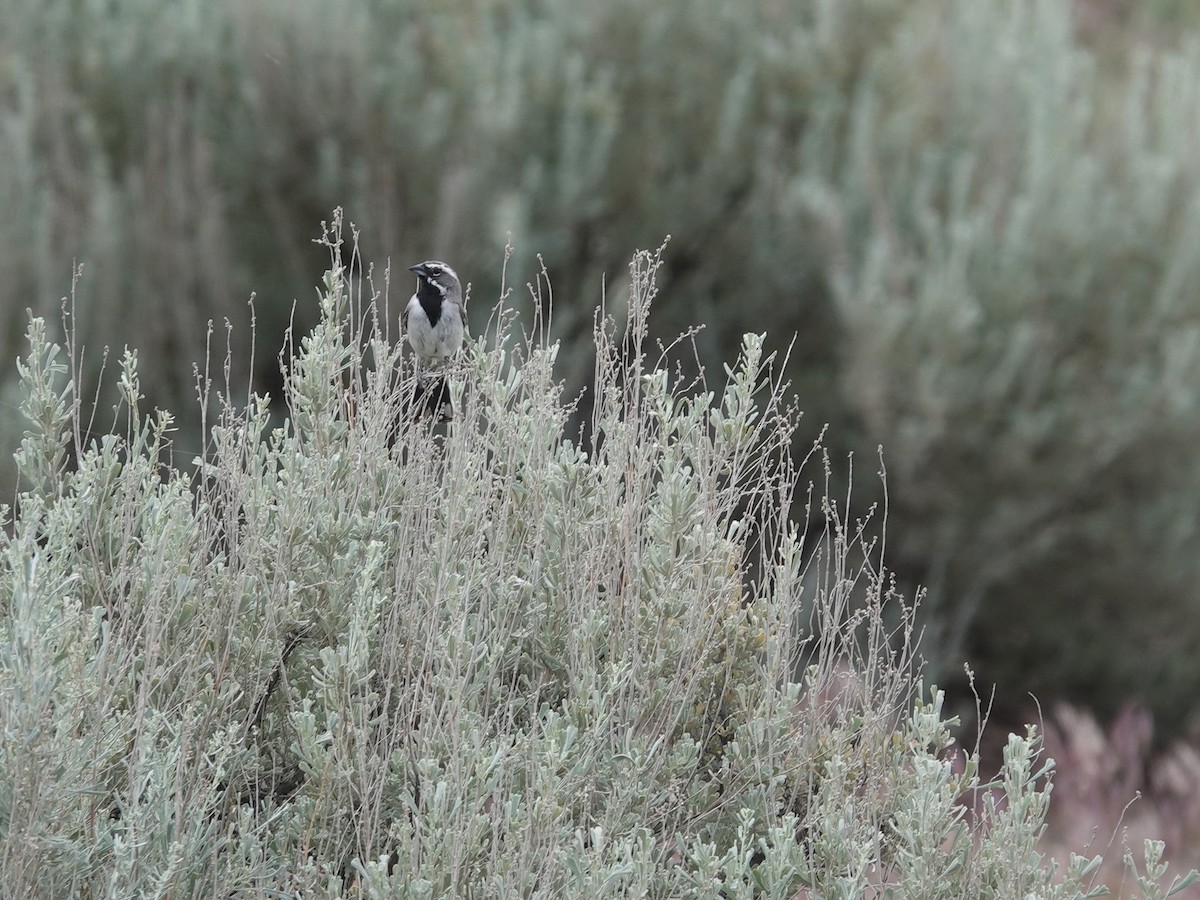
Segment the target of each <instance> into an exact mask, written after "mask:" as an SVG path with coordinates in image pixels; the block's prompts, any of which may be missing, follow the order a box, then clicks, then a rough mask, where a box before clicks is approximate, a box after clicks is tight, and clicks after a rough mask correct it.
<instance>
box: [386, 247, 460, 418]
mask: <svg viewBox="0 0 1200 900" xmlns="http://www.w3.org/2000/svg"><path fill="white" fill-rule="evenodd" d="M408 271H410V272H413V273H414V274H416V276H417V292H416V293H415V294H413V295H412V299H410V300H409V301H408V306H406V307H405V309H404V316H403V317H402V319H401V324H402V325H403V327H404V331H405V333H406V334H407V335H408V343H409V346H411V347H412V348H413V352H414V353H415V354H416V355H417V372H418V374H417V382H416V386H415V389H414V393H413V397H412V401H411V404H412V408H413V409H414V411H415V413H416V414H417V415H421V414H423V413H429V414H432V415H433V416H435V417H436V418H437V419H451V418H453V417H454V409H453V407H452V406H451V404H450V389H449V386H448V385H447V383H446V379H445V377H444V376H442V375H434V374H433V373H431V372H422V371H421V370H422V369H433V368H437V367H439V366H444V365H445V364H446V363H447V362H448V361H449V360H450V359H451V358H452V357H453V356H454V355H455V354H457V353H458V351H459V350H461V349H462V344H463V338H464V337H465V336H466V333H467V311H466V306H465V304H464V302H463V294H462V283H461V282H459V280H458V275H457V274H456V273H455V271H454V270H453V269H452V268H450V267H449V266H448V265H446V264H445V263H444V262H440V261H438V260H436V259H431V260H427V261H426V262H423V263H420V264H419V265H415V266H410V267H409V269H408Z"/></svg>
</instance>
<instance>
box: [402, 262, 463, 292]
mask: <svg viewBox="0 0 1200 900" xmlns="http://www.w3.org/2000/svg"><path fill="white" fill-rule="evenodd" d="M408 271H410V272H413V273H415V274H416V276H417V278H418V279H419V280H418V287H420V285H421V283H424V284H428V285H429V286H430V287H431V288H433V289H434V290H436V291H437V292H438V293H439V294H441V295H442V296H443V297H447V296H457V295H458V294H460V293H461V292H462V285H461V284H459V281H458V275H457V274H456V273H455V271H454V270H453V269H452V268H450V267H449V266H448V265H446V264H445V263H444V262H439V261H438V260H436V259H430V260H426V261H425V262H423V263H419V264H417V265H415V266H409V267H408Z"/></svg>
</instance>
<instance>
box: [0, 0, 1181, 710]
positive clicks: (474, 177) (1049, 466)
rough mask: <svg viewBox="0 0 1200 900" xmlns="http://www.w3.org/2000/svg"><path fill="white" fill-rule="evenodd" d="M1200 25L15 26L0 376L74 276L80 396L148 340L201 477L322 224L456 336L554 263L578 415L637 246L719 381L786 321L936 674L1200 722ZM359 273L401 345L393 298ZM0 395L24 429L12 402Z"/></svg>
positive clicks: (637, 8)
mask: <svg viewBox="0 0 1200 900" xmlns="http://www.w3.org/2000/svg"><path fill="white" fill-rule="evenodd" d="M1197 17H1198V14H1197V12H1196V10H1195V7H1194V5H1192V4H1188V3H1185V2H1165V0H1164V2H1155V3H1136V4H1134V3H1128V4H1122V3H1118V2H1115V0H1113V2H1099V0H1094V2H1077V3H1069V2H1067V0H1041V2H1016V3H1004V4H983V3H977V2H973V0H845V2H836V3H834V2H813V3H806V4H794V3H775V2H767V0H763V2H757V3H729V2H726V0H697V2H692V3H689V4H686V5H683V4H656V3H651V2H646V0H616V2H610V3H604V4H583V5H580V4H577V3H568V2H560V0H529V2H524V3H517V4H514V3H509V2H506V3H494V2H489V0H458V2H445V3H438V4H430V3H415V2H399V0H389V2H383V0H375V2H370V0H365V2H361V3H357V4H353V5H351V6H349V7H346V8H343V9H339V10H338V12H337V13H336V15H333V14H331V13H330V12H329V9H328V6H327V5H325V4H319V3H315V2H305V0H300V2H287V3H283V2H278V0H250V2H242V3H236V4H235V3H207V4H205V3H176V4H169V5H164V4H160V3H157V2H152V0H114V2H109V3H104V4H100V3H90V2H83V0H50V2H41V0H37V2H35V0H12V2H10V3H9V4H8V5H7V6H6V10H5V17H4V18H5V21H4V28H3V30H2V31H0V115H2V120H0V208H2V209H3V210H4V215H3V216H0V285H3V288H2V290H3V292H4V294H3V308H2V309H0V346H3V347H4V348H5V349H6V352H8V353H15V352H16V349H17V347H18V344H19V338H20V335H21V334H22V333H23V331H24V329H25V326H26V319H25V314H24V309H25V308H26V307H31V308H33V309H34V310H35V312H38V313H40V314H42V315H45V316H46V317H47V319H49V320H50V321H51V322H52V323H54V322H57V321H58V318H59V301H60V298H61V297H62V296H63V295H64V294H66V293H67V291H68V288H69V284H70V277H71V268H70V261H71V260H77V261H78V262H79V263H81V264H82V265H83V266H84V268H85V277H84V279H83V281H82V282H81V283H80V288H79V292H78V295H77V302H76V306H75V324H76V326H77V328H78V334H79V335H80V338H81V340H82V342H83V343H84V344H85V345H86V347H85V353H84V370H85V374H86V378H85V381H87V383H91V384H94V383H95V372H96V368H97V366H98V363H99V360H100V357H101V349H100V348H101V347H103V346H105V345H108V346H111V347H112V348H113V351H112V352H113V357H114V358H113V361H111V362H110V364H109V365H110V369H111V368H113V367H114V366H115V360H116V357H119V355H120V348H121V347H123V346H125V345H129V346H133V347H137V348H139V351H140V356H139V363H140V366H141V371H142V384H143V388H142V389H143V392H144V393H145V394H146V400H145V403H146V408H151V407H153V406H156V405H157V406H163V407H170V408H172V409H175V410H177V411H180V415H181V417H182V418H181V420H180V423H179V427H180V431H179V433H178V434H177V435H175V444H174V446H175V447H176V448H177V449H178V450H179V451H180V459H181V460H183V461H186V460H188V459H190V458H191V457H192V456H193V455H195V454H196V453H197V452H198V451H199V449H200V447H201V437H200V435H201V431H200V427H199V423H198V417H189V414H188V412H187V411H188V410H192V409H195V408H196V406H195V404H194V397H195V390H196V388H195V381H194V377H193V369H192V364H193V361H200V360H202V359H204V358H205V355H206V346H207V345H208V343H209V342H210V340H211V342H212V343H213V344H214V346H215V347H216V348H217V349H216V351H215V353H214V354H213V356H214V358H215V359H216V360H218V361H219V360H220V358H221V356H222V355H223V353H224V348H225V344H226V335H225V327H224V323H225V322H226V321H228V322H230V323H231V324H232V326H233V327H232V329H231V331H230V336H229V338H228V340H229V342H230V343H231V345H232V352H231V359H232V360H234V361H235V362H234V366H235V372H234V378H235V381H237V383H243V381H242V379H241V374H242V373H241V372H240V371H239V370H237V369H236V367H237V366H246V365H250V363H249V362H248V361H249V360H250V359H251V353H250V347H249V346H248V345H249V341H250V334H251V331H250V328H249V327H248V325H249V321H250V319H251V316H252V314H253V315H254V316H255V317H256V319H257V331H256V333H257V342H258V345H257V347H256V349H255V353H254V362H253V364H252V366H253V369H254V371H255V383H256V384H257V385H259V386H260V387H261V388H262V389H264V390H269V391H271V392H272V393H273V394H274V395H275V396H276V397H278V396H279V393H280V391H281V389H282V383H281V380H280V376H279V374H278V371H279V368H278V365H277V361H276V359H275V354H276V350H277V348H278V347H279V346H281V345H282V342H283V334H284V331H285V329H286V327H287V325H288V323H289V322H292V321H294V322H295V323H296V326H297V328H298V329H299V330H300V331H303V330H304V329H305V328H307V327H309V326H311V325H312V324H313V323H315V322H316V320H317V316H318V304H317V303H316V302H315V301H314V299H313V295H312V293H311V285H312V283H314V282H315V280H316V279H317V277H318V276H319V273H320V271H322V269H323V268H324V267H325V266H326V265H327V259H326V258H325V256H324V251H323V250H322V248H320V247H318V246H315V245H314V244H313V243H312V242H311V241H312V238H313V237H314V236H316V233H317V229H316V224H315V223H317V222H319V221H320V220H321V219H322V218H324V217H326V216H327V215H328V211H329V210H330V209H331V208H332V207H333V206H335V205H338V204H342V205H344V206H345V207H346V209H347V211H348V216H349V218H350V219H352V220H353V221H354V222H356V223H358V224H359V225H361V226H362V228H363V253H364V256H365V257H366V258H367V259H372V260H383V259H386V258H389V257H390V258H391V259H393V260H395V261H396V262H397V263H402V264H404V265H407V264H408V263H410V262H411V261H413V260H416V259H421V258H426V257H429V256H440V257H444V258H447V259H451V260H452V261H453V262H454V264H455V265H456V267H457V268H458V269H459V271H460V272H463V273H464V274H465V275H466V277H468V278H469V279H470V280H471V281H472V282H474V289H473V296H474V298H475V304H474V314H475V315H474V321H475V325H476V328H477V329H478V328H480V327H482V324H483V321H484V320H485V319H486V314H487V312H488V309H489V307H490V306H491V299H492V298H494V297H496V296H497V295H498V291H499V282H500V272H501V266H500V264H499V261H500V260H501V259H502V256H503V248H504V246H505V244H506V242H507V241H508V239H509V237H510V236H511V239H512V241H513V242H514V244H515V246H516V247H517V252H516V254H515V255H514V256H513V257H512V259H511V260H510V261H509V275H510V279H511V280H512V281H513V282H515V283H521V282H523V281H525V280H526V279H533V278H535V277H536V276H537V274H538V272H539V263H538V260H537V259H536V258H535V254H540V255H541V257H542V260H544V262H545V264H546V266H547V267H548V269H549V271H550V273H551V275H552V277H553V283H554V294H555V299H556V304H555V312H554V322H553V327H554V331H555V333H556V334H557V335H559V336H561V337H562V339H563V340H564V345H563V350H562V352H561V353H560V357H559V367H560V372H561V374H562V375H563V377H565V379H566V390H567V392H568V394H573V393H574V392H576V391H578V390H580V389H581V388H583V387H584V386H585V385H586V384H587V383H588V382H589V380H590V373H591V371H592V365H593V363H592V358H591V342H590V335H591V326H592V314H593V309H594V307H595V305H596V303H597V299H598V296H599V294H600V286H601V285H602V284H603V283H604V280H605V279H607V280H608V287H607V292H606V293H607V296H608V297H609V299H610V301H611V303H613V304H617V305H619V304H620V303H621V302H622V298H623V297H624V296H625V293H624V291H623V289H622V287H623V283H624V281H625V279H626V275H625V272H626V268H625V260H626V259H627V258H628V256H629V255H630V253H631V251H632V250H633V249H634V248H635V247H645V246H656V245H657V244H658V243H659V241H660V240H661V239H662V237H663V235H665V234H668V233H669V234H671V235H672V240H671V242H670V244H669V245H668V249H667V252H666V255H665V260H666V262H665V267H664V268H663V269H662V270H661V271H660V273H659V277H660V280H661V281H662V283H663V284H664V285H665V286H667V287H669V290H668V291H667V293H666V299H665V300H664V303H663V304H662V308H661V311H660V313H661V314H660V316H659V318H658V320H657V326H656V328H657V331H656V332H655V333H656V334H659V335H673V334H675V333H676V332H677V331H678V330H680V329H681V328H684V327H687V326H690V325H691V324H693V323H704V325H705V326H706V327H705V328H704V330H703V331H702V332H701V333H700V334H699V335H697V336H696V339H695V342H696V347H697V351H698V357H699V359H700V361H702V362H704V363H706V364H707V365H708V367H709V368H710V370H716V371H719V362H720V361H721V360H723V359H728V358H732V356H733V355H734V353H735V352H736V349H737V347H738V345H739V343H740V340H741V335H742V333H743V332H745V331H747V330H751V331H755V332H760V331H765V332H767V334H768V348H769V349H780V348H782V347H783V346H785V345H786V344H787V343H788V342H789V341H790V340H791V335H792V334H793V333H796V334H797V339H796V346H795V349H794V351H793V352H792V354H791V357H790V359H791V363H790V366H791V367H790V370H789V373H788V374H789V376H790V377H791V378H792V380H793V384H794V386H795V388H796V389H797V391H798V392H799V394H800V396H801V398H802V399H801V403H802V406H803V408H804V409H805V410H806V413H807V415H806V418H805V420H804V421H803V422H802V423H801V427H800V430H799V432H798V441H797V444H798V448H799V449H798V451H797V452H799V453H803V452H805V450H806V448H807V447H808V446H809V444H810V442H811V440H812V438H813V437H815V436H816V434H817V433H818V432H819V430H820V426H821V425H822V424H823V423H825V422H829V423H831V425H832V427H831V429H830V431H829V440H830V442H831V448H832V452H833V454H834V456H841V455H843V454H844V453H845V452H847V451H850V450H856V451H857V452H858V454H859V458H860V459H862V458H863V457H864V456H865V457H866V458H867V459H870V460H872V463H871V465H870V468H873V460H874V453H875V447H876V446H877V445H878V444H883V445H884V447H885V452H886V457H885V458H886V461H887V465H888V469H889V472H890V474H891V477H890V481H889V485H890V493H889V497H888V503H889V516H890V521H891V523H892V529H891V538H890V547H889V553H890V555H891V561H892V563H893V566H894V568H895V570H896V572H897V574H898V577H899V579H900V583H901V585H902V586H903V587H904V588H905V589H907V591H908V592H909V593H910V594H911V593H912V590H913V589H914V588H915V586H916V585H917V584H921V585H925V586H926V587H927V590H928V596H927V600H926V602H925V604H924V610H925V613H926V620H925V624H926V625H927V626H928V631H927V632H926V638H925V640H924V643H923V644H922V648H921V649H922V652H923V653H924V654H925V655H926V656H927V657H929V659H930V660H931V664H932V666H933V668H932V670H931V671H932V672H934V673H935V674H937V675H938V676H939V680H940V681H942V682H943V683H944V682H946V681H947V680H949V679H950V678H951V677H952V676H957V673H958V672H959V671H960V666H961V664H962V662H963V661H964V660H969V661H970V662H971V664H972V665H974V666H975V667H976V669H977V671H978V677H979V679H980V681H981V682H982V683H985V684H990V683H992V682H996V683H998V684H1000V685H1001V690H1002V698H1011V699H1012V702H1014V703H1019V702H1023V699H1022V698H1023V697H1024V693H1025V691H1027V690H1032V691H1035V692H1037V693H1038V695H1039V696H1040V697H1043V698H1050V697H1053V696H1062V697H1067V698H1070V699H1073V700H1075V701H1077V702H1081V703H1084V704H1086V705H1088V706H1090V707H1092V708H1094V709H1097V710H1099V711H1100V712H1101V713H1102V714H1105V715H1107V714H1108V713H1111V712H1113V711H1115V710H1116V709H1117V708H1118V707H1119V706H1121V705H1122V704H1123V703H1125V702H1126V701H1128V700H1130V699H1135V700H1138V701H1140V702H1143V703H1145V704H1147V705H1148V706H1149V707H1150V708H1151V709H1152V710H1153V711H1154V712H1155V713H1156V714H1158V718H1159V721H1160V722H1162V721H1165V722H1166V723H1168V727H1169V728H1170V729H1172V730H1174V731H1176V732H1181V731H1186V730H1187V729H1188V728H1190V727H1193V726H1194V723H1195V718H1196V712H1195V704H1194V684H1195V679H1196V676H1197V671H1196V669H1197V665H1198V663H1197V659H1200V657H1198V655H1197V653H1196V648H1197V647H1198V646H1200V605H1198V603H1197V600H1198V598H1197V594H1196V591H1197V588H1196V585H1197V584H1200V579H1198V578H1197V575H1198V574H1200V573H1198V572H1197V565H1198V561H1200V554H1197V553H1196V536H1197V528H1196V514H1195V510H1196V506H1197V502H1196V501H1197V497H1200V483H1198V480H1200V470H1198V467H1200V457H1198V456H1197V454H1196V453H1195V452H1194V448H1195V447H1196V446H1197V440H1198V438H1200V398H1198V397H1197V390H1198V389H1200V371H1198V369H1200V332H1198V328H1200V310H1198V309H1197V305H1198V304H1200V249H1198V248H1200V240H1198V238H1200V191H1198V190H1197V187H1198V185H1197V178H1198V168H1200V161H1198V160H1200V158H1198V157H1197V154H1196V153H1195V147H1196V146H1197V137H1198V135H1197V123H1198V122H1200V55H1198V53H1200V51H1198V50H1197V47H1196V42H1195V39H1194V37H1193V35H1194V29H1195V28H1196V25H1197ZM376 276H377V277H376V283H377V284H378V285H379V286H380V287H381V288H383V289H385V298H384V299H385V302H386V301H389V300H390V309H391V314H389V315H387V316H385V321H389V322H390V321H391V320H392V319H393V318H394V312H395V307H396V306H397V305H398V303H399V302H400V301H402V300H403V299H404V298H405V297H406V296H407V293H408V282H407V279H405V280H402V282H401V283H400V284H398V285H397V286H396V287H394V288H392V289H391V290H386V288H387V278H386V276H385V274H384V273H383V272H377V273H376ZM251 292H255V293H256V300H255V304H254V306H253V313H252V311H251V308H250V307H248V306H247V302H246V301H247V299H248V298H249V297H250V295H251ZM393 294H394V295H395V296H393ZM515 302H516V303H517V305H518V309H519V311H520V312H521V314H522V315H523V316H526V317H527V316H529V315H530V314H531V313H532V312H533V307H534V306H535V305H536V304H537V302H538V301H537V300H536V299H535V298H533V297H527V296H525V295H524V294H523V293H521V292H518V294H517V297H516V300H515ZM618 311H619V310H618ZM210 321H211V322H213V323H214V325H213V328H214V330H215V333H214V334H213V335H212V336H211V338H210V334H209V331H208V328H207V325H208V323H209V322H210ZM216 368H218V369H219V368H220V366H219V362H218V364H217V365H216ZM5 396H6V397H7V398H8V405H7V406H6V407H5V409H6V410H7V414H8V415H9V416H10V417H11V415H12V412H13V410H14V409H15V404H16V402H17V399H18V392H17V388H16V383H15V381H12V382H9V384H8V387H6V388H5ZM591 399H592V398H591V397H587V398H585V401H584V405H583V407H582V409H583V410H584V411H586V409H587V405H588V404H589V403H590V402H591ZM105 402H107V401H105ZM276 409H278V407H276ZM214 414H215V407H214ZM107 421H110V419H109V420H106V421H105V422H103V423H100V425H98V427H99V428H100V430H105V427H106V425H107ZM22 428H23V426H19V425H14V426H13V427H12V428H10V429H8V430H7V432H6V434H7V436H8V444H9V446H11V447H14V448H15V446H16V442H17V441H18V440H19V437H20V435H21V433H22ZM11 477H12V476H11V475H10V476H6V480H7V481H8V483H12V481H11ZM872 489H873V486H871V485H861V484H860V486H859V491H858V496H860V498H862V499H863V501H864V502H865V501H866V500H868V499H869V497H867V496H866V495H867V493H868V492H870V491H871V490H872Z"/></svg>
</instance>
